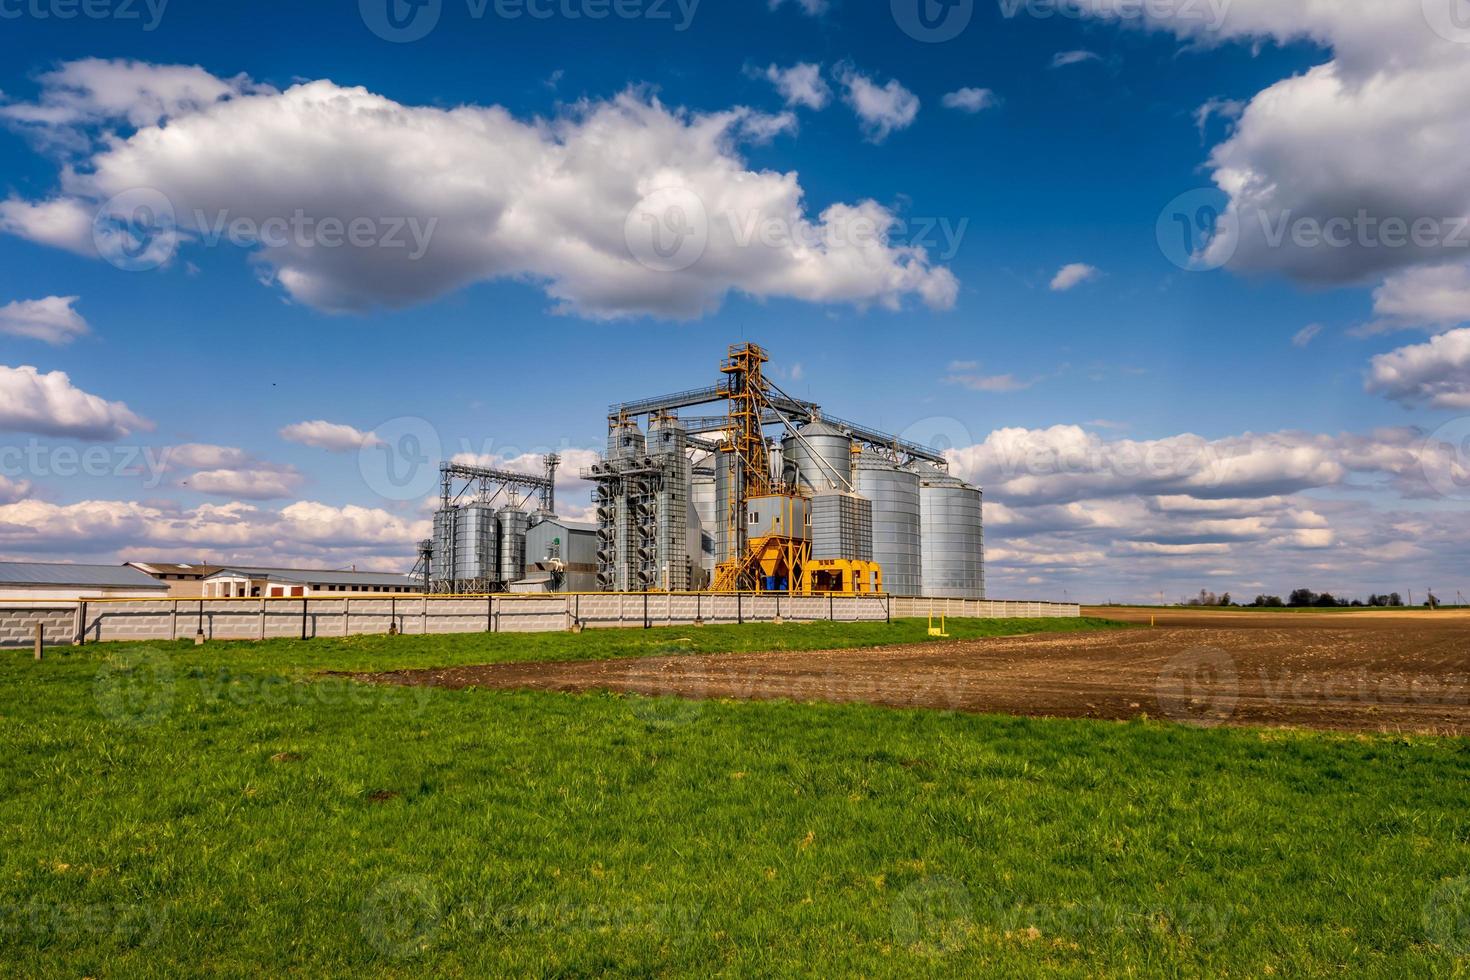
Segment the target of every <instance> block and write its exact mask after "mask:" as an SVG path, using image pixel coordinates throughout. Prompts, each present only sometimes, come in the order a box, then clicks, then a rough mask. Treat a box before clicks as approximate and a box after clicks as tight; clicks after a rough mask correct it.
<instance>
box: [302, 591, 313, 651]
mask: <svg viewBox="0 0 1470 980" xmlns="http://www.w3.org/2000/svg"><path fill="white" fill-rule="evenodd" d="M310 604H311V600H310V599H308V598H306V593H305V592H304V591H303V592H302V593H301V638H302V639H303V640H304V639H306V619H307V607H308V606H309V605H310Z"/></svg>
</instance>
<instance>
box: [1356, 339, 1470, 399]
mask: <svg viewBox="0 0 1470 980" xmlns="http://www.w3.org/2000/svg"><path fill="white" fill-rule="evenodd" d="M1367 387H1368V390H1369V391H1370V392H1373V393H1376V394H1380V395H1383V396H1384V397H1385V398H1392V399H1394V400H1395V401H1398V402H1402V403H1403V404H1404V405H1406V406H1414V405H1425V404H1427V405H1429V406H1430V407H1431V408H1444V409H1453V410H1458V409H1470V328H1464V329H1460V330H1451V331H1450V332H1449V333H1444V334H1440V335H1439V336H1438V337H1435V338H1433V339H1432V340H1430V341H1429V342H1428V343H1425V344H1418V345H1415V346H1412V347H1401V348H1399V349H1398V350H1396V351H1391V352H1389V353H1387V354H1380V355H1378V356H1377V357H1375V358H1373V362H1372V365H1371V367H1370V368H1369V373H1368V386H1367Z"/></svg>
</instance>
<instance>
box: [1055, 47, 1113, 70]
mask: <svg viewBox="0 0 1470 980" xmlns="http://www.w3.org/2000/svg"><path fill="white" fill-rule="evenodd" d="M1101 60H1102V56H1101V55H1099V54H1097V53H1096V52H1093V51H1058V52H1057V53H1056V54H1055V55H1053V56H1052V59H1051V66H1052V67H1053V68H1066V67H1067V66H1068V65H1080V64H1083V63H1084V62H1088V61H1101Z"/></svg>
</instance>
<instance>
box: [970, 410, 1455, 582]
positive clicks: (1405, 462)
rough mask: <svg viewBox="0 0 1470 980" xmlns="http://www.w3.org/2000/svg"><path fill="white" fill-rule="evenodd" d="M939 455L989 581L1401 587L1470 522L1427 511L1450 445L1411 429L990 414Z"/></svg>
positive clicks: (1447, 483)
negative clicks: (990, 428) (1140, 434)
mask: <svg viewBox="0 0 1470 980" xmlns="http://www.w3.org/2000/svg"><path fill="white" fill-rule="evenodd" d="M948 455H949V457H950V460H951V469H952V470H953V471H954V472H955V473H957V474H958V475H960V476H963V477H964V478H966V479H968V480H970V481H971V482H975V483H977V484H980V485H983V487H984V489H985V491H986V505H985V518H986V527H987V558H988V560H989V572H988V577H989V580H990V583H991V590H992V594H993V595H996V596H1011V597H1021V596H1028V595H1029V596H1036V595H1050V596H1059V595H1060V593H1061V590H1062V589H1063V588H1068V589H1070V590H1071V591H1072V594H1073V596H1074V597H1081V596H1090V597H1092V598H1095V599H1098V600H1103V599H1108V598H1121V599H1132V600H1142V599H1150V600H1152V601H1157V600H1158V588H1159V587H1160V585H1161V584H1163V585H1167V586H1168V598H1170V599H1171V600H1172V599H1174V598H1177V597H1178V596H1180V595H1185V594H1192V593H1194V592H1196V591H1197V590H1198V589H1199V588H1200V587H1201V585H1204V584H1209V587H1210V588H1211V589H1212V590H1213V591H1224V590H1229V591H1231V592H1234V593H1235V594H1236V598H1238V599H1239V598H1244V599H1245V600H1247V601H1248V600H1249V599H1250V598H1251V597H1252V596H1253V595H1254V594H1255V592H1256V591H1272V592H1276V593H1279V594H1283V595H1284V594H1285V593H1286V592H1287V591H1289V590H1290V589H1291V588H1295V587H1297V586H1307V587H1310V588H1315V589H1317V590H1318V591H1322V590H1323V589H1327V590H1329V591H1334V592H1338V593H1348V594H1353V593H1355V592H1356V593H1358V594H1366V593H1367V592H1369V591H1380V592H1384V591H1389V590H1390V589H1399V590H1400V591H1402V587H1403V586H1402V583H1403V576H1404V575H1406V574H1408V573H1409V572H1410V571H1412V572H1413V573H1414V574H1421V575H1422V574H1436V575H1440V574H1449V573H1450V572H1452V571H1453V570H1455V569H1456V568H1457V567H1463V560H1464V556H1466V555H1470V527H1467V526H1465V525H1464V522H1462V521H1454V520H1445V519H1444V515H1443V514H1442V513H1439V512H1438V509H1439V508H1441V507H1443V505H1444V504H1445V501H1444V499H1443V497H1442V496H1441V495H1442V494H1443V493H1445V492H1446V489H1445V488H1465V487H1470V463H1467V461H1466V459H1465V454H1464V447H1463V446H1460V445H1451V444H1449V443H1447V442H1445V441H1443V440H1436V439H1434V438H1432V437H1426V435H1425V433H1424V432H1422V431H1420V430H1418V429H1414V428H1394V429H1382V430H1376V431H1372V432H1368V433H1360V434H1355V433H1345V434H1339V435H1335V436H1334V435H1324V434H1316V433H1307V432H1277V433H1265V434H1254V433H1245V434H1242V435H1238V436H1227V437H1224V438H1219V439H1205V438H1202V437H1200V436H1195V435H1189V434H1184V435H1178V436H1170V437H1165V438H1161V439H1151V440H1131V439H1118V440H1108V439H1104V438H1102V437H1100V436H1097V435H1095V434H1089V433H1087V432H1086V431H1085V430H1083V429H1081V428H1080V427H1077V426H1056V427H1053V428H1051V429H1035V430H1031V429H1003V430H999V431H997V432H993V433H991V434H990V436H988V437H987V438H986V440H985V441H984V442H983V443H980V444H978V445H973V446H966V447H961V448H958V449H956V450H953V451H952V452H950V453H949V454H948ZM1431 484H1432V485H1431ZM1327 491H1330V492H1327ZM1396 501H1414V507H1415V509H1414V510H1395V509H1394V507H1395V502H1396ZM1425 508H1428V509H1427V510H1426V509H1425ZM1405 542H1414V543H1415V546H1414V550H1413V553H1412V554H1408V553H1406V549H1405V548H1404V543H1405ZM1409 562H1412V563H1413V564H1412V567H1410V566H1409V565H1408V564H1407V563H1409ZM1035 580H1039V581H1035ZM1210 583H1213V584H1210ZM1263 583H1267V584H1263ZM1246 589H1253V590H1255V591H1251V592H1246V591H1245V590H1246Z"/></svg>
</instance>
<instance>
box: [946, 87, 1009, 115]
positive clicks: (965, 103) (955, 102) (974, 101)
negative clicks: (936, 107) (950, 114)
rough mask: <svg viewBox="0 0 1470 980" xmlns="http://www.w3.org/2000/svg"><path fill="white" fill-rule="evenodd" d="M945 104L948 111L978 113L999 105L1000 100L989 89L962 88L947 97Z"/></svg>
mask: <svg viewBox="0 0 1470 980" xmlns="http://www.w3.org/2000/svg"><path fill="white" fill-rule="evenodd" d="M943 104H944V107H945V108H946V109H956V110H958V111H960V112H969V113H976V112H981V111H982V110H985V109H989V108H992V107H993V106H996V105H999V104H1000V99H999V98H998V97H997V96H996V94H995V92H993V91H992V90H990V89H988V88H962V89H958V90H956V91H954V92H950V93H949V94H948V95H946V96H945V97H944V99H943Z"/></svg>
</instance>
